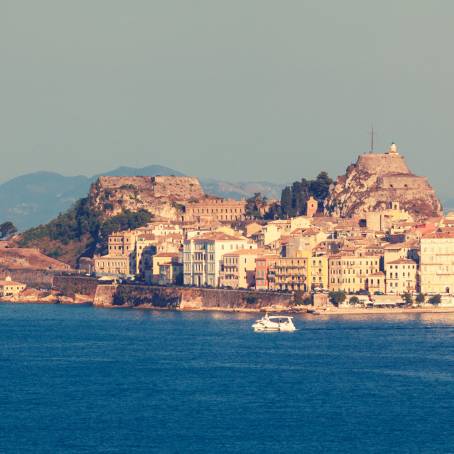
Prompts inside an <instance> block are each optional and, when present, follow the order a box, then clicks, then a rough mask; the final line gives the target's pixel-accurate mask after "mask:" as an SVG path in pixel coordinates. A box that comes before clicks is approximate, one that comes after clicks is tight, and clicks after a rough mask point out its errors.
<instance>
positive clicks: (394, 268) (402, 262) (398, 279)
mask: <svg viewBox="0 0 454 454" xmlns="http://www.w3.org/2000/svg"><path fill="white" fill-rule="evenodd" d="M417 268H418V267H417V264H416V262H414V261H413V260H410V259H405V258H402V259H397V260H393V261H392V262H388V263H387V264H386V265H385V272H386V293H388V294H396V295H402V294H403V293H407V292H408V293H415V292H416V283H417V281H416V278H417V273H418V269H417Z"/></svg>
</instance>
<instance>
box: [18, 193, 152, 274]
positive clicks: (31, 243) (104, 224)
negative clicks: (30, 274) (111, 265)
mask: <svg viewBox="0 0 454 454" xmlns="http://www.w3.org/2000/svg"><path fill="white" fill-rule="evenodd" d="M151 219H152V215H151V214H150V213H149V212H148V211H146V210H139V211H137V212H131V211H128V210H126V211H124V212H123V213H120V214H117V215H115V216H112V217H109V218H106V217H105V216H104V215H103V213H101V212H99V211H95V210H93V209H92V208H91V207H90V203H89V199H88V197H87V198H83V199H80V200H78V201H77V202H76V203H75V204H74V205H73V207H72V208H70V209H69V210H68V211H66V212H65V213H63V214H60V215H59V216H57V217H56V218H55V219H54V220H52V221H51V222H49V223H48V224H43V225H40V226H38V227H34V228H31V229H29V230H27V231H25V232H23V233H22V234H21V235H20V236H19V237H18V239H17V245H18V246H19V247H36V248H39V249H40V250H41V251H42V252H43V253H44V254H46V255H48V256H49V257H53V258H56V259H59V260H61V261H63V262H65V263H68V264H70V265H72V266H75V265H76V264H77V260H78V258H79V257H81V256H92V255H93V254H94V253H95V252H101V253H105V252H106V245H107V238H108V235H109V234H110V233H112V232H114V231H121V230H127V229H136V228H138V227H142V226H144V225H146V224H147V223H149V222H150V221H151Z"/></svg>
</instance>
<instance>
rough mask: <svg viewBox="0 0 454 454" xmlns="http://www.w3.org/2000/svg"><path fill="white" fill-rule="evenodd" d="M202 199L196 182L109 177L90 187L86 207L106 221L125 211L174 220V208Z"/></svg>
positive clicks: (175, 213) (100, 179) (200, 189)
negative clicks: (145, 212)
mask: <svg viewBox="0 0 454 454" xmlns="http://www.w3.org/2000/svg"><path fill="white" fill-rule="evenodd" d="M203 196H204V192H203V189H202V186H201V185H200V182H199V180H198V179H197V178H194V177H181V176H178V177H177V176H156V177H138V176H135V177H111V176H107V177H106V176H102V177H99V178H98V179H97V181H96V182H95V183H93V184H92V185H91V188H90V192H89V203H90V207H91V209H93V210H97V211H100V212H103V213H104V214H105V215H106V217H108V216H115V215H116V214H119V213H121V212H123V211H125V210H130V211H139V210H141V209H145V210H147V211H149V212H150V213H151V214H153V215H154V216H156V217H160V218H165V219H170V220H176V219H178V217H179V215H180V214H179V210H178V205H179V204H180V203H183V202H187V201H189V200H198V199H200V198H202V197H203Z"/></svg>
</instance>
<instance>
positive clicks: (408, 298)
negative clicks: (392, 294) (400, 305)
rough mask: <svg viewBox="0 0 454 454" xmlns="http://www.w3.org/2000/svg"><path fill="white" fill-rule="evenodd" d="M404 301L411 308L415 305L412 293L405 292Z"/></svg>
mask: <svg viewBox="0 0 454 454" xmlns="http://www.w3.org/2000/svg"><path fill="white" fill-rule="evenodd" d="M402 299H403V300H404V301H405V304H407V305H409V306H411V305H412V304H413V297H412V296H411V293H408V292H405V293H404V294H403V295H402Z"/></svg>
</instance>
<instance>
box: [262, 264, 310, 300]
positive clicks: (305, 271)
mask: <svg viewBox="0 0 454 454" xmlns="http://www.w3.org/2000/svg"><path fill="white" fill-rule="evenodd" d="M309 262H310V258H308V257H280V258H279V259H277V260H276V264H275V266H274V271H275V274H274V282H271V289H272V290H289V291H297V290H301V291H304V292H306V291H308V289H309V288H310V281H309V279H308V277H309V278H310V276H309V266H310V265H309Z"/></svg>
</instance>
